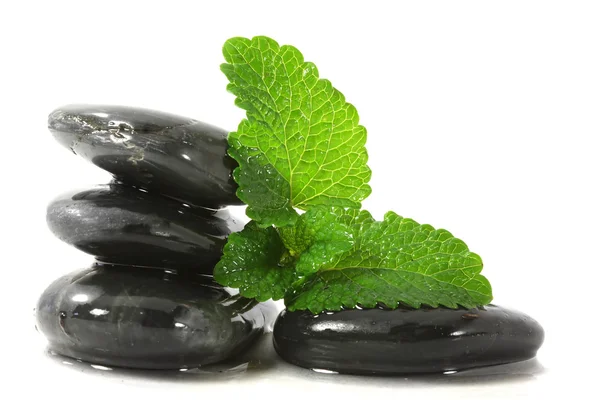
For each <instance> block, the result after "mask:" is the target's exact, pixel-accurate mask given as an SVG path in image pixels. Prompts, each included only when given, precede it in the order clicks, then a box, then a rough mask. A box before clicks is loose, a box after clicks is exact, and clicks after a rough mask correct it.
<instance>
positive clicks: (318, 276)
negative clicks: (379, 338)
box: [286, 212, 492, 313]
mask: <svg viewBox="0 0 600 400" xmlns="http://www.w3.org/2000/svg"><path fill="white" fill-rule="evenodd" d="M482 268H483V264H482V261H481V258H480V257H479V256H478V255H477V254H475V253H472V252H470V251H469V249H468V248H467V246H466V244H465V243H464V242H463V241H461V240H460V239H457V238H455V237H453V236H452V235H451V234H450V232H448V231H446V230H443V229H438V230H436V229H434V228H433V227H432V226H430V225H420V224H418V223H416V222H415V221H413V220H411V219H407V218H402V217H400V216H398V215H397V214H395V213H393V212H389V213H387V214H386V216H385V219H384V221H382V222H374V223H370V224H367V225H366V226H364V228H363V229H362V230H360V232H359V236H358V237H357V238H356V241H355V245H354V248H353V249H352V250H351V251H350V252H348V253H346V254H344V255H343V257H334V260H333V261H332V262H330V263H326V264H324V265H321V266H320V268H319V270H318V271H317V272H315V273H314V274H312V275H309V276H307V277H305V278H303V279H300V280H299V281H297V282H296V283H295V284H294V288H293V290H291V291H290V292H288V294H287V295H286V306H287V308H288V309H289V310H290V311H294V310H301V309H309V310H310V311H312V312H314V313H318V312H321V311H323V310H339V309H341V308H343V307H355V306H357V305H360V306H362V307H365V308H372V307H375V306H376V305H377V304H378V303H380V304H383V305H385V306H387V307H390V308H396V307H398V305H399V303H404V304H406V305H408V306H410V307H414V308H419V307H421V305H428V306H431V307H438V306H445V307H450V308H457V307H458V306H463V307H467V308H470V307H475V306H478V305H484V304H488V303H489V302H490V301H491V300H492V291H491V287H490V284H489V282H488V281H487V279H486V278H485V277H483V276H482V275H480V272H481V270H482Z"/></svg>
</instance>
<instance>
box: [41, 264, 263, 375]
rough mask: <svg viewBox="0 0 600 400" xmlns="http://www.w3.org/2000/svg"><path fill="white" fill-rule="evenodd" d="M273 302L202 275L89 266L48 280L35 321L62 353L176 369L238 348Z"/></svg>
mask: <svg viewBox="0 0 600 400" xmlns="http://www.w3.org/2000/svg"><path fill="white" fill-rule="evenodd" d="M272 308H273V305H272V303H263V304H258V303H257V302H255V301H254V300H248V299H244V298H241V297H239V296H236V295H232V294H230V292H229V289H225V288H223V287H221V286H219V285H218V284H216V283H215V282H214V281H213V280H212V279H211V278H210V277H207V276H201V275H183V276H182V275H174V274H168V273H165V272H164V271H161V270H157V269H148V268H139V267H102V266H96V267H93V268H90V269H85V270H81V271H76V272H73V273H71V274H68V275H66V276H63V277H62V278H59V279H57V280H56V281H55V282H54V283H52V284H51V285H50V286H49V287H48V288H47V289H46V291H45V292H44V293H43V294H42V296H41V297H40V299H39V301H38V304H37V307H36V322H37V328H38V330H39V331H41V332H42V333H43V334H44V335H45V336H46V338H47V339H48V341H49V348H50V349H51V350H53V351H55V352H56V353H58V354H61V355H65V356H68V357H73V358H77V359H81V360H83V361H86V362H89V363H92V364H100V365H110V366H119V367H131V368H146V369H179V368H191V367H197V366H199V365H206V364H212V363H216V362H219V361H222V360H224V359H227V358H229V357H231V356H233V355H234V354H236V353H237V352H239V351H241V350H243V349H244V348H246V347H247V346H248V345H250V343H251V342H252V341H253V340H254V339H255V338H256V337H257V335H258V334H259V333H260V332H262V330H263V327H264V326H265V324H267V323H269V321H268V318H269V313H271V314H272ZM271 318H272V317H271Z"/></svg>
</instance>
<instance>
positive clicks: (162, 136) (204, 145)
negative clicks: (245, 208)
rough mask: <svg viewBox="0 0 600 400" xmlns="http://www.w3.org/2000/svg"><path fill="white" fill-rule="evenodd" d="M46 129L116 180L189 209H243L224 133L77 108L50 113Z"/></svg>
mask: <svg viewBox="0 0 600 400" xmlns="http://www.w3.org/2000/svg"><path fill="white" fill-rule="evenodd" d="M48 128H49V129H50V131H51V132H52V134H53V135H54V137H55V138H56V140H58V141H59V142H60V143H61V144H62V145H63V146H65V147H67V148H68V149H70V150H71V151H72V152H73V153H75V154H78V155H80V156H82V157H83V158H85V159H87V160H89V161H91V162H92V163H94V164H95V165H97V166H98V167H100V168H102V169H105V170H106V171H108V172H110V173H111V174H113V175H114V176H115V177H116V178H117V179H118V180H119V181H122V182H125V183H128V184H130V185H133V186H137V187H140V188H144V189H147V190H149V191H152V192H156V193H161V194H163V195H166V196H170V197H174V198H177V199H180V200H182V201H184V202H187V203H190V204H194V205H201V206H206V207H212V208H218V207H221V206H223V205H228V204H242V203H241V201H240V200H239V199H238V198H237V197H236V195H235V191H236V189H237V186H236V184H235V182H234V181H233V179H232V177H231V172H232V170H233V169H234V168H235V166H236V163H235V161H234V160H233V159H231V158H230V157H229V156H228V155H227V132H226V131H224V130H223V129H220V128H217V127H215V126H212V125H209V124H206V123H204V122H200V121H196V120H194V119H191V118H185V117H181V116H178V115H173V114H169V113H165V112H161V111H154V110H148V109H143V108H134V107H124V106H108V105H77V104H76V105H68V106H64V107H61V108H58V109H57V110H55V111H54V112H52V113H51V114H50V116H49V117H48Z"/></svg>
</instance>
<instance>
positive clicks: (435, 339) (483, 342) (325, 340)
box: [274, 305, 544, 374]
mask: <svg viewBox="0 0 600 400" xmlns="http://www.w3.org/2000/svg"><path fill="white" fill-rule="evenodd" d="M543 341H544V331H543V329H542V327H541V326H540V325H539V324H538V323H537V322H536V321H535V320H534V319H532V318H531V317H529V316H527V315H525V314H523V313H520V312H518V311H513V310H509V309H506V308H502V307H498V306H495V305H488V306H485V307H480V308H476V309H469V310H467V309H458V310H452V309H447V308H438V309H419V310H409V309H397V310H384V309H377V308H376V309H364V310H360V309H352V310H343V311H338V312H329V313H321V314H318V315H313V314H312V313H310V312H308V311H296V312H287V311H283V312H282V313H281V314H280V316H279V317H278V319H277V321H276V323H275V328H274V344H275V349H276V350H277V353H278V354H279V355H280V356H281V357H282V358H284V359H285V360H286V361H288V362H290V363H292V364H296V365H299V366H302V367H306V368H318V369H325V370H331V371H337V372H341V373H348V374H412V373H434V372H443V371H456V370H464V369H469V368H475V367H483V366H490V365H497V364H505V363H510V362H515V361H522V360H527V359H530V358H533V357H535V355H536V353H537V350H538V349H539V348H540V346H541V345H542V343H543Z"/></svg>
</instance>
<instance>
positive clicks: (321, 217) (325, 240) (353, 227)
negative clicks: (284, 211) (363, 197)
mask: <svg viewBox="0 0 600 400" xmlns="http://www.w3.org/2000/svg"><path fill="white" fill-rule="evenodd" d="M372 221H374V220H373V217H371V214H369V212H368V211H364V210H363V211H361V210H358V209H343V208H340V207H314V208H311V209H310V210H308V211H307V212H306V213H305V214H303V215H302V217H301V219H300V223H301V224H303V225H304V226H305V229H304V231H305V232H308V233H309V235H310V240H307V241H306V242H307V243H308V246H307V247H306V248H305V250H304V251H303V252H302V254H301V255H300V257H299V258H298V262H297V263H296V271H297V272H298V274H299V275H310V274H312V273H314V272H316V271H317V270H319V269H320V268H321V267H322V266H324V265H328V264H331V263H333V262H334V261H335V260H337V259H338V258H339V257H341V256H342V255H343V254H344V253H347V252H348V251H350V250H352V248H353V247H354V245H355V244H356V240H357V238H358V237H359V236H358V234H359V232H360V230H361V229H362V227H363V226H364V225H366V224H367V223H368V222H372Z"/></svg>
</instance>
